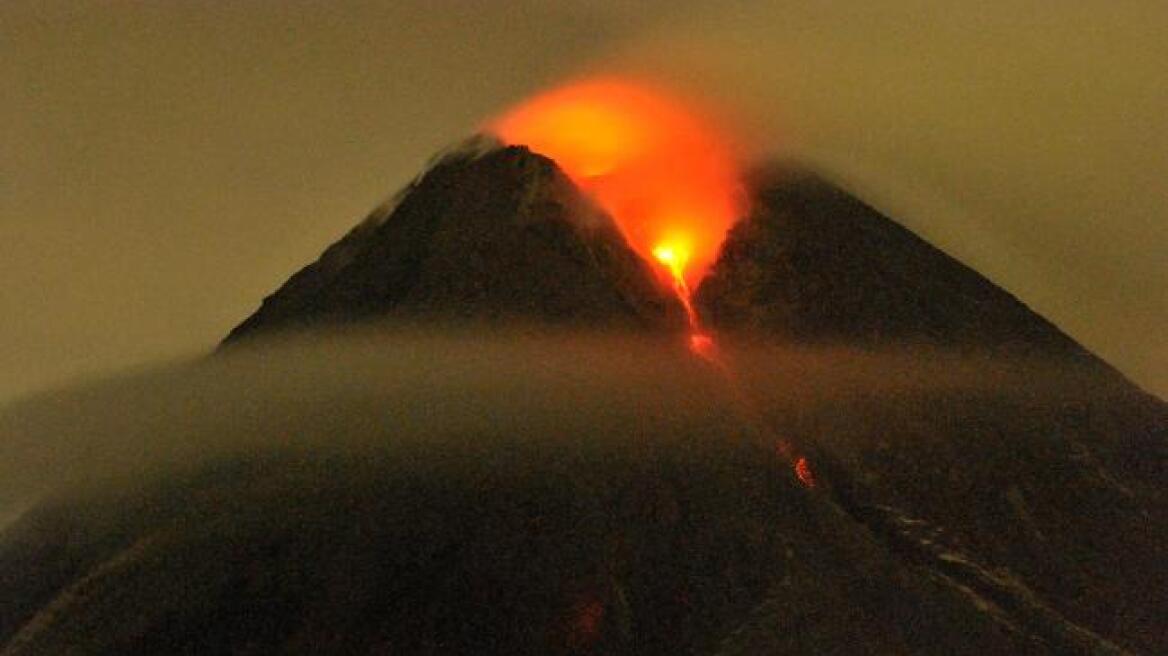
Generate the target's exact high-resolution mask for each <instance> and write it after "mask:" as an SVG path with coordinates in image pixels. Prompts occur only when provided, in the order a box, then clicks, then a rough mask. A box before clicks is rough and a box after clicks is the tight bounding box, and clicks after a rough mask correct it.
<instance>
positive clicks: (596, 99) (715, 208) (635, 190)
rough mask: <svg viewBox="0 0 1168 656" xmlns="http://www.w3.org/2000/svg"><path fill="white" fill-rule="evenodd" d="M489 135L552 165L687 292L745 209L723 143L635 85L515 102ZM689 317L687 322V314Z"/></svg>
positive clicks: (588, 87) (578, 89)
mask: <svg viewBox="0 0 1168 656" xmlns="http://www.w3.org/2000/svg"><path fill="white" fill-rule="evenodd" d="M488 129H489V130H490V131H492V132H494V133H495V134H497V135H499V137H500V138H501V139H502V140H503V141H504V142H507V143H510V144H522V145H526V146H527V147H529V148H531V149H532V150H533V151H535V152H537V153H540V154H542V155H545V156H547V157H550V158H551V159H553V160H555V162H556V163H557V164H559V166H560V168H562V169H563V170H564V172H565V173H567V175H568V176H569V177H570V178H572V180H573V181H574V182H575V183H576V184H577V185H578V186H579V187H580V188H581V189H582V190H583V191H584V192H585V193H587V194H589V195H590V196H592V197H593V198H594V199H595V200H596V202H597V203H598V204H599V205H600V206H601V207H603V208H604V209H605V210H606V211H607V212H608V213H609V214H611V215H612V217H613V218H614V219H615V220H616V222H617V224H618V225H619V227H620V229H621V231H622V232H623V233H624V235H625V238H626V239H627V240H628V241H629V244H630V245H631V246H632V247H633V249H634V250H636V251H637V252H638V253H640V255H641V256H642V257H644V258H646V259H649V258H650V257H653V258H654V259H656V260H657V261H658V262H661V263H662V264H663V265H664V266H665V267H666V268H667V269H668V273H669V274H670V277H671V278H672V280H673V281H674V282H675V283H676V281H681V282H683V283H684V286H685V288H686V289H689V288H692V287H693V286H695V285H696V284H697V282H698V281H699V280H700V279H701V277H702V276H703V275H704V274H705V272H706V270H707V269H708V268H709V266H710V265H711V264H712V263H713V261H714V258H715V257H716V256H717V253H718V248H719V247H720V246H721V244H722V240H723V238H724V237H725V235H726V231H727V230H728V229H729V228H730V226H731V225H733V223H734V222H735V221H736V220H737V219H738V218H739V217H740V216H741V215H742V213H743V210H744V209H745V208H744V207H743V200H742V199H743V194H742V192H741V189H740V183H739V172H738V166H737V164H736V162H735V159H734V157H733V150H734V149H733V147H732V146H731V141H730V139H729V138H728V137H727V136H726V135H725V134H723V133H721V132H720V131H719V130H717V129H715V128H714V127H713V126H712V125H711V124H710V123H709V122H708V121H706V120H704V119H702V118H701V117H699V116H698V115H697V114H696V113H695V112H694V111H692V109H691V108H689V107H686V106H684V105H683V104H682V103H680V102H679V101H677V100H674V99H672V98H669V97H668V96H666V95H664V94H662V93H661V92H660V91H658V90H656V89H651V88H648V87H646V86H644V85H641V84H633V83H631V82H628V81H624V80H617V79H612V78H600V79H590V80H584V81H580V82H575V83H572V84H568V85H566V86H563V87H560V88H557V89H553V90H551V91H548V92H546V93H543V94H541V95H538V96H536V97H534V98H532V99H530V100H528V101H526V102H524V103H522V104H520V105H519V106H517V107H515V108H513V109H512V110H510V111H509V112H507V113H506V114H505V115H503V116H502V117H501V118H499V119H497V120H496V121H494V122H492V123H491V124H490V125H489V126H488ZM675 286H676V284H675ZM683 301H684V302H686V303H687V304H688V294H686V296H685V297H684V298H683ZM687 311H688V312H690V313H691V315H692V311H693V310H692V307H687Z"/></svg>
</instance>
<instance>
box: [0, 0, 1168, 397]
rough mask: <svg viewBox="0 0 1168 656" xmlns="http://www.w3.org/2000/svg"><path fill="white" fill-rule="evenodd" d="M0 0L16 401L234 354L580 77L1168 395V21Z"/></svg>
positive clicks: (1143, 11) (1064, 12) (469, 4)
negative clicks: (711, 112) (734, 151)
mask: <svg viewBox="0 0 1168 656" xmlns="http://www.w3.org/2000/svg"><path fill="white" fill-rule="evenodd" d="M632 4H634V3H628V2H624V1H622V0H609V1H596V2H584V1H573V2H562V1H557V2H551V1H548V2H536V1H534V0H520V1H517V2H516V1H509V2H505V3H504V2H492V3H487V2H479V1H477V0H475V1H472V0H465V1H463V0H458V1H456V0H443V1H435V0H409V1H405V0H398V1H394V2H382V3H372V2H362V3H356V2H328V3H324V2H274V1H268V2H247V3H228V2H209V1H208V2H153V3H146V2H128V1H124V2H114V1H106V2H81V1H77V2H48V1H45V0H6V1H5V2H3V3H0V281H2V284H0V316H2V317H3V319H2V320H0V402H2V401H4V400H6V399H10V398H12V397H14V396H15V395H19V394H22V393H26V392H29V391H32V390H36V389H41V388H44V387H46V386H49V385H54V384H59V383H62V382H65V381H67V380H69V379H71V378H74V377H77V376H88V375H94V374H98V373H102V372H108V371H114V370H119V369H124V368H126V367H131V366H138V365H142V364H148V363H151V362H155V361H159V360H162V359H166V358H171V357H176V356H184V355H190V354H196V353H200V352H205V351H207V350H208V349H210V348H211V347H213V345H214V344H215V343H216V342H217V341H218V340H219V339H221V338H222V337H223V336H224V335H225V334H226V332H227V331H228V330H229V329H230V328H231V327H232V326H233V325H235V324H236V323H238V322H239V321H240V320H242V319H243V318H244V317H246V316H247V315H248V314H250V312H251V311H252V310H253V309H254V308H255V307H256V305H257V304H258V303H259V301H260V299H261V298H262V297H263V296H264V295H265V294H267V293H270V292H271V291H272V290H273V289H275V288H276V287H277V286H278V285H279V284H280V283H281V282H282V281H283V280H284V279H286V278H287V276H288V275H290V274H291V273H292V272H294V271H295V270H296V269H298V268H299V267H300V266H302V265H303V264H305V263H307V262H309V261H311V260H313V259H315V257H316V256H317V255H318V254H319V253H320V252H321V251H322V250H323V249H324V248H325V247H326V246H328V245H329V244H330V243H332V242H333V241H334V240H335V239H336V238H337V237H339V236H340V235H341V234H343V233H344V232H345V231H346V230H347V229H348V228H349V227H350V226H352V225H353V224H354V223H355V222H356V221H357V220H359V219H360V218H361V217H362V216H364V215H365V214H366V213H367V212H368V211H369V210H370V209H372V208H373V207H374V206H375V205H376V204H377V203H379V202H380V201H381V200H383V199H384V198H386V197H387V196H389V195H390V194H392V193H393V192H394V191H395V190H396V189H397V188H398V187H400V186H401V185H402V184H403V183H405V182H406V181H408V180H409V179H410V178H411V177H412V176H413V175H414V174H415V173H416V172H417V171H418V169H419V168H420V167H421V165H422V164H423V162H424V161H425V160H426V159H427V158H428V157H429V156H430V155H431V154H432V153H433V152H434V151H435V150H437V149H439V148H441V147H442V146H444V145H446V144H448V143H450V142H452V141H455V140H457V139H459V138H461V137H462V136H464V135H466V134H468V133H469V132H471V131H473V130H474V129H476V127H477V126H478V125H480V124H481V123H482V122H483V121H484V120H487V119H489V118H490V117H492V116H495V115H498V114H499V113H500V112H501V111H504V110H505V109H506V108H507V107H509V106H511V105H512V104H513V103H515V102H518V101H520V100H521V99H523V98H524V97H526V96H529V95H530V94H532V93H535V92H537V91H539V90H540V89H543V88H545V87H548V86H551V85H554V84H556V83H558V82H560V81H562V80H564V79H567V78H571V77H573V76H578V75H582V74H589V73H596V72H602V73H621V74H628V75H636V76H641V77H645V78H649V79H653V80H658V81H661V82H662V83H665V84H670V85H673V86H675V87H676V88H678V89H680V90H683V91H684V92H685V93H689V94H693V95H697V96H704V97H707V98H710V99H713V100H714V101H715V102H717V103H719V105H720V107H721V108H722V109H723V110H724V111H725V114H726V115H727V116H734V117H736V120H737V123H736V126H735V127H736V128H737V129H738V130H739V131H740V132H741V133H742V134H744V135H747V137H748V141H749V142H750V143H752V144H756V145H757V147H756V150H757V152H756V154H757V155H762V154H773V155H777V156H782V157H801V158H805V159H808V160H810V161H812V162H815V163H817V164H818V165H820V166H821V167H822V168H824V169H826V171H827V172H828V173H829V174H831V175H832V176H833V177H835V178H836V179H838V180H839V181H841V182H842V183H843V184H844V185H845V186H847V187H849V188H850V189H852V190H853V191H855V192H857V193H858V195H860V196H861V197H862V198H864V199H866V200H867V201H869V202H871V203H872V204H874V205H876V206H877V207H878V208H880V209H881V210H883V211H884V212H886V213H888V214H890V215H891V216H893V217H896V218H897V219H899V220H901V221H903V222H904V223H905V224H906V225H907V227H909V228H910V229H912V230H914V231H916V232H918V233H919V234H921V235H922V236H923V237H925V238H927V239H929V240H930V241H932V242H933V243H935V244H937V245H938V246H940V247H941V248H943V249H944V250H946V251H948V252H949V253H951V254H952V255H954V256H956V257H957V258H959V259H961V260H963V261H964V262H966V263H967V264H969V265H971V266H973V267H974V268H975V269H977V270H979V271H981V272H982V273H983V274H985V275H987V276H988V277H989V278H990V279H992V280H994V281H995V282H997V283H998V284H1000V285H1002V286H1003V287H1005V288H1006V289H1008V290H1009V291H1011V292H1013V293H1015V294H1016V295H1018V296H1019V297H1020V298H1021V299H1022V300H1023V301H1025V302H1026V303H1028V304H1029V305H1030V306H1031V307H1032V308H1034V309H1035V310H1037V311H1038V312H1039V313H1041V314H1043V315H1045V316H1046V317H1048V318H1049V319H1051V320H1052V321H1054V322H1055V323H1056V324H1058V325H1059V326H1060V327H1062V328H1063V329H1064V330H1066V331H1067V332H1068V333H1070V334H1071V335H1072V336H1073V337H1075V338H1076V339H1078V340H1079V341H1081V342H1082V343H1083V344H1085V345H1086V346H1087V347H1088V348H1090V349H1092V350H1094V351H1096V352H1097V353H1099V354H1100V355H1102V356H1103V357H1104V358H1105V359H1107V360H1109V361H1110V362H1112V363H1114V364H1116V365H1117V366H1118V367H1119V368H1120V369H1121V370H1122V371H1124V372H1125V373H1127V374H1128V375H1129V376H1131V377H1132V378H1133V379H1134V380H1136V382H1138V383H1140V384H1143V385H1145V386H1146V387H1147V388H1149V389H1151V390H1152V391H1155V392H1157V393H1158V394H1160V395H1161V396H1165V395H1168V340H1165V339H1164V337H1163V335H1164V334H1165V328H1166V327H1168V291H1166V289H1165V284H1164V283H1165V281H1166V280H1168V257H1166V256H1165V253H1168V220H1166V219H1168V184H1166V183H1165V180H1166V179H1168V127H1166V126H1165V121H1166V120H1168V119H1166V117H1168V83H1165V79H1166V74H1168V63H1166V62H1168V39H1164V33H1165V31H1166V29H1168V4H1165V3H1163V2H1161V1H1159V0H1151V1H1147V2H1124V1H1115V2H1105V1H1103V0H1099V1H1095V2H1085V1H1082V0H1077V1H1071V0H1067V1H1064V2H1059V3H1050V2H1037V1H1036V2H1025V1H1014V2H982V3H965V2H948V3H942V2H911V1H908V0H895V1H892V2H881V3H873V2H859V1H857V2H852V3H832V6H831V7H830V8H811V7H808V6H806V5H807V4H808V3H802V2H728V1H727V0H717V1H709V2H705V1H696V0H692V1H685V0H681V1H678V0H674V1H670V2H664V3H658V4H657V6H653V3H635V4H636V5H637V6H636V7H629V6H626V5H632Z"/></svg>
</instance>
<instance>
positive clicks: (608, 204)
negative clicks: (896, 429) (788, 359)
mask: <svg viewBox="0 0 1168 656" xmlns="http://www.w3.org/2000/svg"><path fill="white" fill-rule="evenodd" d="M487 130H488V131H490V132H492V133H494V134H496V135H498V136H499V138H500V139H501V140H502V141H504V142H505V143H508V144H517V145H524V146H527V147H528V148H530V149H531V150H532V151H534V152H537V153H540V154H542V155H544V156H546V157H549V158H551V159H552V160H554V161H555V162H556V163H557V164H558V165H559V166H560V168H561V169H562V170H563V171H564V173H566V174H567V175H568V177H570V178H571V179H572V181H573V182H574V183H575V184H576V185H577V186H578V187H579V188H580V189H581V190H582V191H583V192H584V193H586V194H587V195H589V196H590V197H591V198H593V199H594V200H595V201H596V203H597V204H599V205H600V206H601V207H602V208H603V209H604V210H605V211H607V212H608V213H609V214H610V215H611V216H612V217H613V219H614V220H615V221H616V223H617V226H618V227H619V228H620V230H621V232H622V233H623V234H624V237H625V239H626V240H627V241H628V243H629V245H630V246H632V248H633V250H635V251H637V253H638V254H640V255H641V257H643V258H644V259H646V260H647V261H650V262H656V263H657V264H658V265H659V269H658V272H659V274H660V275H661V276H662V277H663V278H667V279H668V282H669V284H670V285H671V286H672V288H673V291H674V293H675V294H677V298H678V300H679V301H680V302H681V304H682V306H683V307H684V308H685V313H686V317H687V318H688V320H689V328H690V330H689V348H690V350H691V351H693V352H694V353H695V354H697V355H698V356H700V357H702V358H704V359H705V360H707V361H708V362H710V363H712V364H714V365H715V366H716V367H717V368H718V369H719V370H720V371H722V373H724V374H725V375H726V378H727V380H728V381H729V382H730V383H731V386H732V389H734V390H735V393H736V395H737V396H739V397H740V398H741V400H742V402H743V407H744V408H750V407H752V406H753V405H754V404H752V403H751V402H750V400H749V395H748V394H746V392H745V391H744V390H743V389H741V387H740V385H739V383H738V381H737V380H736V377H735V376H734V375H733V372H732V371H731V370H730V369H729V368H728V367H727V366H726V365H725V363H723V362H722V361H721V358H720V357H719V356H718V354H717V353H716V351H715V349H714V341H713V339H712V338H711V337H710V335H709V334H708V333H707V332H706V331H705V330H703V329H702V326H701V322H700V321H699V318H698V315H697V312H696V311H695V309H694V305H693V299H692V295H691V293H690V291H691V290H692V289H693V288H694V287H695V286H696V285H697V283H698V282H699V281H700V280H701V279H702V277H703V276H704V275H705V274H706V271H707V270H708V269H709V267H710V266H711V265H712V264H713V262H714V259H715V258H716V257H717V255H718V249H719V248H720V247H721V245H722V241H723V240H724V239H725V237H726V232H727V231H728V230H729V229H730V227H731V226H732V225H733V224H734V222H735V221H737V220H738V219H739V218H740V217H742V216H743V215H744V214H745V210H746V206H745V205H746V203H745V200H744V199H745V194H744V193H743V191H742V185H741V182H740V174H739V167H738V164H737V162H736V160H735V157H734V156H733V153H734V150H735V149H734V147H733V145H732V144H733V142H732V141H731V139H730V138H729V136H728V135H727V134H725V133H723V132H721V131H720V130H718V129H716V128H715V127H714V126H713V125H712V124H711V123H710V122H708V121H707V120H705V119H704V118H702V117H701V116H699V114H698V113H697V112H695V111H693V109H692V107H689V106H686V105H683V104H682V103H681V102H679V101H677V100H675V99H673V98H670V97H669V96H668V95H666V94H663V93H661V92H660V91H659V90H657V89H652V88H649V87H647V86H645V85H642V84H634V83H631V82H629V81H625V80H619V79H614V78H598V79H589V80H582V81H577V82H574V83H571V84H567V85H565V86H562V87H559V88H556V89H552V90H551V91H548V92H545V93H543V94H540V95H537V96H535V97H534V98H531V99H529V100H527V101H525V102H523V103H521V104H520V105H518V106H516V107H514V108H512V109H511V110H509V111H508V112H507V113H505V114H504V115H503V116H501V117H499V118H497V119H496V120H494V121H492V122H490V123H489V124H488V125H487ZM744 414H745V415H747V416H748V417H755V416H758V415H761V413H759V412H757V410H756V409H755V410H750V411H748V412H744ZM751 423H754V424H756V425H758V426H760V428H761V427H763V426H765V422H763V421H751ZM762 430H764V431H765V430H767V429H765V428H762ZM781 443H782V444H784V445H785V446H786V445H788V443H787V442H786V441H785V440H784V441H782V442H781ZM787 449H788V450H789V446H787ZM785 455H787V456H789V458H790V460H791V463H792V467H793V470H794V472H795V474H796V476H797V478H798V480H799V481H800V482H801V483H802V484H803V485H805V486H806V487H814V486H815V479H814V475H813V474H812V472H811V467H810V464H809V463H808V461H807V459H806V458H804V457H801V456H798V455H797V454H795V453H793V452H790V453H786V454H785Z"/></svg>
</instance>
